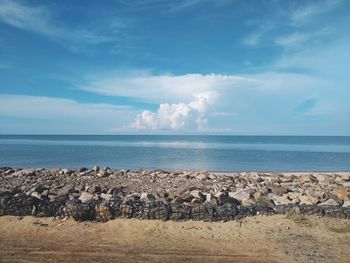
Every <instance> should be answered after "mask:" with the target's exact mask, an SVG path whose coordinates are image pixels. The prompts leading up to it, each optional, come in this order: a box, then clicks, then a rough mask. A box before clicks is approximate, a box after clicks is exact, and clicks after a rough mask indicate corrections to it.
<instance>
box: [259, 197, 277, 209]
mask: <svg viewBox="0 0 350 263" xmlns="http://www.w3.org/2000/svg"><path fill="white" fill-rule="evenodd" d="M256 204H257V205H259V206H262V207H273V206H274V205H275V204H274V203H273V200H271V199H269V198H268V197H260V198H259V199H258V200H256Z"/></svg>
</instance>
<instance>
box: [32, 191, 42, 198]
mask: <svg viewBox="0 0 350 263" xmlns="http://www.w3.org/2000/svg"><path fill="white" fill-rule="evenodd" d="M30 196H32V197H35V198H38V199H41V194H39V193H38V192H36V191H34V192H33V193H31V194H30Z"/></svg>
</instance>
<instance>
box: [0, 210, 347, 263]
mask: <svg viewBox="0 0 350 263" xmlns="http://www.w3.org/2000/svg"><path fill="white" fill-rule="evenodd" d="M0 233H1V236H0V262H79V263H82V262H201V263H202V262H250V263H252V262H350V221H349V220H341V219H330V218H316V217H305V218H300V217H299V216H292V217H286V216H281V215H274V216H256V217H249V218H245V219H242V220H240V221H232V222H215V223H210V222H198V221H186V222H170V221H168V222H161V221H139V220H133V219H130V220H122V219H116V220H111V221H108V222H106V223H94V222H83V223H77V222H75V221H74V220H72V219H69V220H66V221H63V220H53V219H52V218H35V217H30V216H27V217H24V218H17V217H13V216H3V217H0Z"/></svg>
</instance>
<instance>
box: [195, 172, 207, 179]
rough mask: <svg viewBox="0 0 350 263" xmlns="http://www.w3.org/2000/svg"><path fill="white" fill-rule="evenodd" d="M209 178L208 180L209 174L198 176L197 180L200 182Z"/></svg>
mask: <svg viewBox="0 0 350 263" xmlns="http://www.w3.org/2000/svg"><path fill="white" fill-rule="evenodd" d="M207 178H208V176H207V174H204V173H200V174H197V176H196V179H198V180H205V179H207Z"/></svg>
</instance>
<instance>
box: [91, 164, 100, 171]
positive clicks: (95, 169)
mask: <svg viewBox="0 0 350 263" xmlns="http://www.w3.org/2000/svg"><path fill="white" fill-rule="evenodd" d="M92 170H93V171H94V172H95V173H98V171H100V167H99V166H97V165H95V166H94V167H92Z"/></svg>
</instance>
